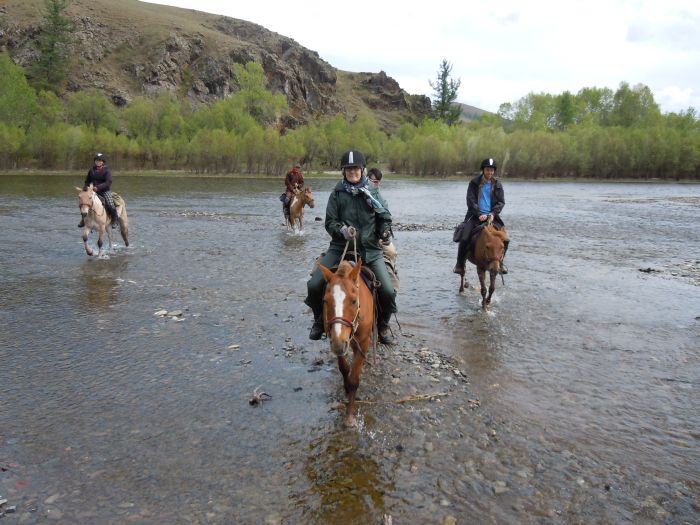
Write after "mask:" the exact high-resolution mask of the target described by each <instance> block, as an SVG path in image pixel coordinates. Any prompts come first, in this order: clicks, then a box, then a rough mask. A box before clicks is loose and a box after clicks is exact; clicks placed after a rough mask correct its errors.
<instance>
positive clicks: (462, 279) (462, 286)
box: [459, 273, 464, 293]
mask: <svg viewBox="0 0 700 525" xmlns="http://www.w3.org/2000/svg"><path fill="white" fill-rule="evenodd" d="M463 291H464V273H462V274H460V276H459V293H462V292H463Z"/></svg>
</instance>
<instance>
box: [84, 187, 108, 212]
mask: <svg viewBox="0 0 700 525" xmlns="http://www.w3.org/2000/svg"><path fill="white" fill-rule="evenodd" d="M86 191H87V190H86ZM95 199H99V197H98V196H97V192H96V191H95V190H92V195H91V196H90V203H89V204H83V203H82V202H81V203H80V207H81V208H82V207H83V206H87V207H88V209H90V210H92V212H93V213H94V214H95V215H97V216H98V217H102V215H104V214H105V213H106V211H107V210H106V209H104V208H103V210H102V213H99V214H98V213H97V212H96V211H95Z"/></svg>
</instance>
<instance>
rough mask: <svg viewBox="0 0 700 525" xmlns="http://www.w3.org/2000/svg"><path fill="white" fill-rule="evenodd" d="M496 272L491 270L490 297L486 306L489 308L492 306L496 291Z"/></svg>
mask: <svg viewBox="0 0 700 525" xmlns="http://www.w3.org/2000/svg"><path fill="white" fill-rule="evenodd" d="M496 273H497V272H496V271H495V270H489V277H490V282H489V295H488V297H487V298H486V303H485V304H486V305H487V306H488V305H489V304H491V296H492V295H493V292H494V290H495V289H496Z"/></svg>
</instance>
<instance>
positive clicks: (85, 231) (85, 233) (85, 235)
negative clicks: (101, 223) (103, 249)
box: [83, 226, 95, 257]
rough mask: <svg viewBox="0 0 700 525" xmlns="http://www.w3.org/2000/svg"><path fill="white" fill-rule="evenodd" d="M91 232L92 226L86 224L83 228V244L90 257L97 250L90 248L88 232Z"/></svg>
mask: <svg viewBox="0 0 700 525" xmlns="http://www.w3.org/2000/svg"><path fill="white" fill-rule="evenodd" d="M89 233H90V228H88V227H87V226H85V227H84V228H83V246H85V253H87V254H88V255H89V256H90V257H92V256H93V254H94V253H95V252H93V251H92V248H90V245H89V244H88V234H89Z"/></svg>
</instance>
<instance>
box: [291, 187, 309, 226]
mask: <svg viewBox="0 0 700 525" xmlns="http://www.w3.org/2000/svg"><path fill="white" fill-rule="evenodd" d="M306 205H308V206H309V207H310V208H313V207H314V206H315V203H314V194H313V193H312V192H311V188H304V189H303V190H299V191H297V192H296V193H295V194H294V196H293V197H292V202H290V203H289V219H288V220H287V229H290V230H294V229H295V226H298V228H296V230H297V231H301V230H303V229H304V206H306Z"/></svg>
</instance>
